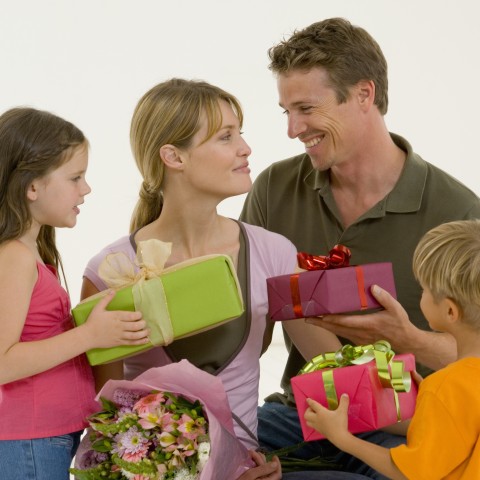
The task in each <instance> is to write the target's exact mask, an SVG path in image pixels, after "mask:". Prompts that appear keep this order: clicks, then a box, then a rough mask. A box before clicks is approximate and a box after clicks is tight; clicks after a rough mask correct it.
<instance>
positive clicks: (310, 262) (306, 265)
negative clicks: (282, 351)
mask: <svg viewBox="0 0 480 480" xmlns="http://www.w3.org/2000/svg"><path fill="white" fill-rule="evenodd" d="M351 256H352V254H351V252H350V249H349V248H348V247H345V246H344V245H335V246H334V247H333V248H332V249H331V250H330V252H329V253H328V255H311V254H309V253H305V252H298V253H297V260H298V266H299V267H300V268H303V269H304V270H329V269H333V268H342V267H348V266H349V265H350V257H351ZM355 273H356V276H357V285H358V293H359V297H360V309H361V310H365V309H366V308H367V298H366V295H365V287H364V281H363V270H362V267H355ZM299 275H300V274H298V273H296V274H293V275H291V276H290V291H291V295H292V304H293V312H294V315H295V318H302V317H303V316H304V313H303V310H302V303H301V298H300V288H299V285H298V276H299Z"/></svg>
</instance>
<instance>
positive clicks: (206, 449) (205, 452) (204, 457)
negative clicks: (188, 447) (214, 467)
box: [197, 442, 210, 472]
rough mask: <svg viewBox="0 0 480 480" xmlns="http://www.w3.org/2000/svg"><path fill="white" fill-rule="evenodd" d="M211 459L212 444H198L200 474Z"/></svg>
mask: <svg viewBox="0 0 480 480" xmlns="http://www.w3.org/2000/svg"><path fill="white" fill-rule="evenodd" d="M209 458H210V442H201V443H199V444H198V463H197V469H198V471H199V472H201V471H202V470H203V467H205V464H206V463H207V461H208V459H209Z"/></svg>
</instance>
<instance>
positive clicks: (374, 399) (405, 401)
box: [291, 353, 417, 441]
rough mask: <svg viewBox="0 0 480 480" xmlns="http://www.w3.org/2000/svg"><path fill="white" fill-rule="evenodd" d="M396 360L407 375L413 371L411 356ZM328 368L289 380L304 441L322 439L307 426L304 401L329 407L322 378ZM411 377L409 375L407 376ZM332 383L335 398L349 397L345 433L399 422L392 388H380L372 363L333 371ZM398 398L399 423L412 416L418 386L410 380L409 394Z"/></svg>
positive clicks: (401, 356)
mask: <svg viewBox="0 0 480 480" xmlns="http://www.w3.org/2000/svg"><path fill="white" fill-rule="evenodd" d="M394 360H395V361H403V365H404V369H405V371H406V372H412V371H414V370H415V357H414V355H412V354H410V353H406V354H400V355H395V357H394ZM329 370H332V369H331V368H326V369H321V370H317V371H314V372H311V373H304V374H302V375H297V376H296V377H292V379H291V383H292V389H293V394H294V397H295V403H296V405H297V411H298V416H299V419H300V424H301V427H302V433H303V438H304V440H306V441H312V440H321V439H323V438H325V437H324V436H323V435H322V434H321V433H319V432H317V431H316V430H314V429H313V428H311V427H309V426H307V424H306V422H305V419H304V414H305V410H306V409H307V408H308V405H307V401H306V399H307V398H312V399H313V400H316V401H317V402H318V403H321V404H322V405H323V406H324V407H328V401H327V394H326V389H325V384H324V378H323V375H324V373H325V372H327V371H329ZM410 375H411V373H410ZM333 380H334V384H335V390H336V394H337V397H338V399H340V396H341V395H342V394H343V393H347V394H348V396H349V398H350V404H349V408H348V430H349V431H350V432H351V433H362V432H370V431H373V430H377V429H379V428H382V427H386V426H388V425H393V424H394V423H396V422H397V421H398V420H399V419H398V415H397V405H396V403H395V398H394V395H395V392H394V390H393V388H385V387H383V386H382V384H381V383H380V380H379V376H378V370H377V366H376V363H375V361H374V360H372V361H370V362H368V363H366V364H363V365H350V366H346V367H337V368H334V369H333ZM396 395H397V396H398V404H399V411H400V415H401V420H407V419H409V418H411V417H412V416H413V413H414V411H415V402H416V398H417V385H416V384H415V382H414V381H413V380H412V381H411V387H410V391H408V392H399V393H396Z"/></svg>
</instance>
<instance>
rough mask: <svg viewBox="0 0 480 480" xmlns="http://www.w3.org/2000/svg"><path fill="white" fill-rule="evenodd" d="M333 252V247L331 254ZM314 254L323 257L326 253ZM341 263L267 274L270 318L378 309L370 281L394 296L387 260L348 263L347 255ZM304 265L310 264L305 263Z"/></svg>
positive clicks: (390, 266)
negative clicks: (358, 263)
mask: <svg viewBox="0 0 480 480" xmlns="http://www.w3.org/2000/svg"><path fill="white" fill-rule="evenodd" d="M337 247H338V246H337ZM337 247H335V248H337ZM343 248H345V247H343ZM345 250H346V251H347V252H348V257H349V251H348V249H346V248H345ZM332 252H333V250H332V251H331V252H330V254H332ZM301 256H303V257H304V256H305V254H301V253H299V260H300V259H301ZM316 258H317V259H321V260H323V259H326V258H327V259H328V258H329V257H316ZM299 263H300V262H299ZM309 263H310V264H311V263H312V262H309ZM300 265H301V266H303V267H305V266H306V263H305V262H304V263H303V264H302V263H300ZM343 265H345V266H342V265H338V264H337V265H335V266H334V267H332V266H330V265H329V264H328V262H327V264H326V265H320V267H313V268H322V269H315V270H310V271H305V272H301V273H294V274H291V275H281V276H278V277H271V278H268V279H267V294H268V314H269V317H270V319H271V320H291V319H295V318H303V317H315V316H320V315H327V314H334V313H350V312H361V311H367V310H373V309H381V308H382V306H381V305H380V304H379V303H378V302H377V301H376V300H375V297H374V296H373V295H372V293H371V290H370V289H371V287H372V285H378V286H380V287H381V288H383V289H384V290H387V291H388V292H389V293H390V294H391V295H392V296H393V297H394V298H396V290H395V281H394V277H393V269H392V264H391V263H390V262H381V263H368V264H364V265H355V266H348V258H347V259H346V261H345V262H344V263H343ZM307 268H312V267H308V266H307ZM323 268H326V269H323Z"/></svg>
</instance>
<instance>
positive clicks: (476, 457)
mask: <svg viewBox="0 0 480 480" xmlns="http://www.w3.org/2000/svg"><path fill="white" fill-rule="evenodd" d="M390 454H391V456H392V460H393V462H394V463H395V465H396V466H397V467H398V468H399V469H400V470H401V471H402V473H403V474H404V475H405V476H406V477H408V478H409V479H411V480H436V479H448V480H454V479H455V480H456V479H462V480H480V358H478V357H470V358H464V359H461V360H458V361H457V362H454V363H452V364H451V365H449V366H448V367H446V368H444V369H442V370H439V371H438V372H436V373H433V374H432V375H430V376H428V377H427V378H426V379H425V380H423V381H422V382H421V384H420V389H419V394H418V398H417V405H416V409H415V414H414V416H413V418H412V420H411V423H410V426H409V429H408V432H407V443H406V445H400V446H398V447H395V448H392V449H391V450H390Z"/></svg>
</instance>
